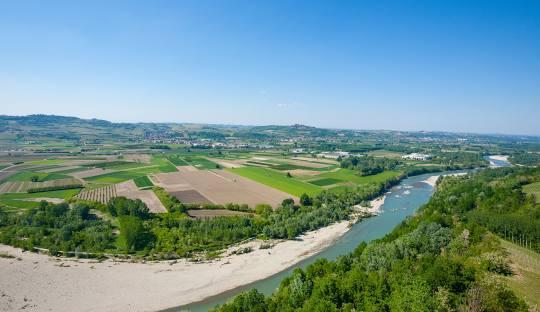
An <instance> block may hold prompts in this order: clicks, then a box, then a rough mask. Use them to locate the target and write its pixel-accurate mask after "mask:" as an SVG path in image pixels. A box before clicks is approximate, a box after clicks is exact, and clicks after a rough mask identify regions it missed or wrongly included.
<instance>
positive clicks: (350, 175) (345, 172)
mask: <svg viewBox="0 0 540 312" xmlns="http://www.w3.org/2000/svg"><path fill="white" fill-rule="evenodd" d="M399 175H400V172H398V171H384V172H381V173H379V174H375V175H371V176H364V177H362V176H359V175H358V174H356V172H354V171H353V170H349V169H339V170H337V171H332V172H325V173H322V174H320V175H318V176H317V178H320V179H322V178H330V179H335V180H340V181H342V182H352V183H354V184H366V183H374V182H375V183H381V182H385V181H387V180H388V179H390V178H393V177H397V176H399Z"/></svg>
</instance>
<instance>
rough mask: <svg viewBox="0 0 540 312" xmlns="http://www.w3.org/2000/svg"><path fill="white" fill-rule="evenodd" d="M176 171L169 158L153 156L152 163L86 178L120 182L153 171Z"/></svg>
mask: <svg viewBox="0 0 540 312" xmlns="http://www.w3.org/2000/svg"><path fill="white" fill-rule="evenodd" d="M174 171H178V170H177V169H176V167H175V166H174V165H173V164H172V163H171V162H170V161H169V160H168V159H167V158H165V157H152V161H151V165H146V166H144V167H136V168H130V169H124V170H122V171H116V172H110V173H105V174H102V175H98V176H93V177H88V178H85V180H86V181H89V182H95V183H120V182H124V181H127V180H131V179H137V178H140V177H143V176H146V175H148V174H151V173H160V172H174Z"/></svg>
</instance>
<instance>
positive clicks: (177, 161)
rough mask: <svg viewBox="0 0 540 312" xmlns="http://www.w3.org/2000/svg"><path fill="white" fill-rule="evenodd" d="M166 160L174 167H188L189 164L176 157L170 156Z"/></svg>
mask: <svg viewBox="0 0 540 312" xmlns="http://www.w3.org/2000/svg"><path fill="white" fill-rule="evenodd" d="M167 159H168V160H169V161H170V162H171V163H173V165H175V166H189V164H188V163H187V162H186V161H185V160H184V159H183V158H182V157H180V156H178V155H170V156H168V157H167Z"/></svg>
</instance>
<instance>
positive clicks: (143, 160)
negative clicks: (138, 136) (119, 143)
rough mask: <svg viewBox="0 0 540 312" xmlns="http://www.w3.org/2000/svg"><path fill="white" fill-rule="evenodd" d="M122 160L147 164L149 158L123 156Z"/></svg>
mask: <svg viewBox="0 0 540 312" xmlns="http://www.w3.org/2000/svg"><path fill="white" fill-rule="evenodd" d="M124 159H125V160H127V161H133V162H137V163H144V164H149V163H150V160H151V157H150V155H148V154H125V155H124Z"/></svg>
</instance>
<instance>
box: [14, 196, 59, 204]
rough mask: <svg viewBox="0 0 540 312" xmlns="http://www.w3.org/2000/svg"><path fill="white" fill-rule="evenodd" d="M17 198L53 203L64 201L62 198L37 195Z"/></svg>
mask: <svg viewBox="0 0 540 312" xmlns="http://www.w3.org/2000/svg"><path fill="white" fill-rule="evenodd" d="M16 200H17V199H16ZM18 200H21V201H30V202H38V203H39V202H42V201H46V202H49V203H53V204H61V203H63V202H64V200H63V199H61V198H52V197H37V198H26V199H18Z"/></svg>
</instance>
